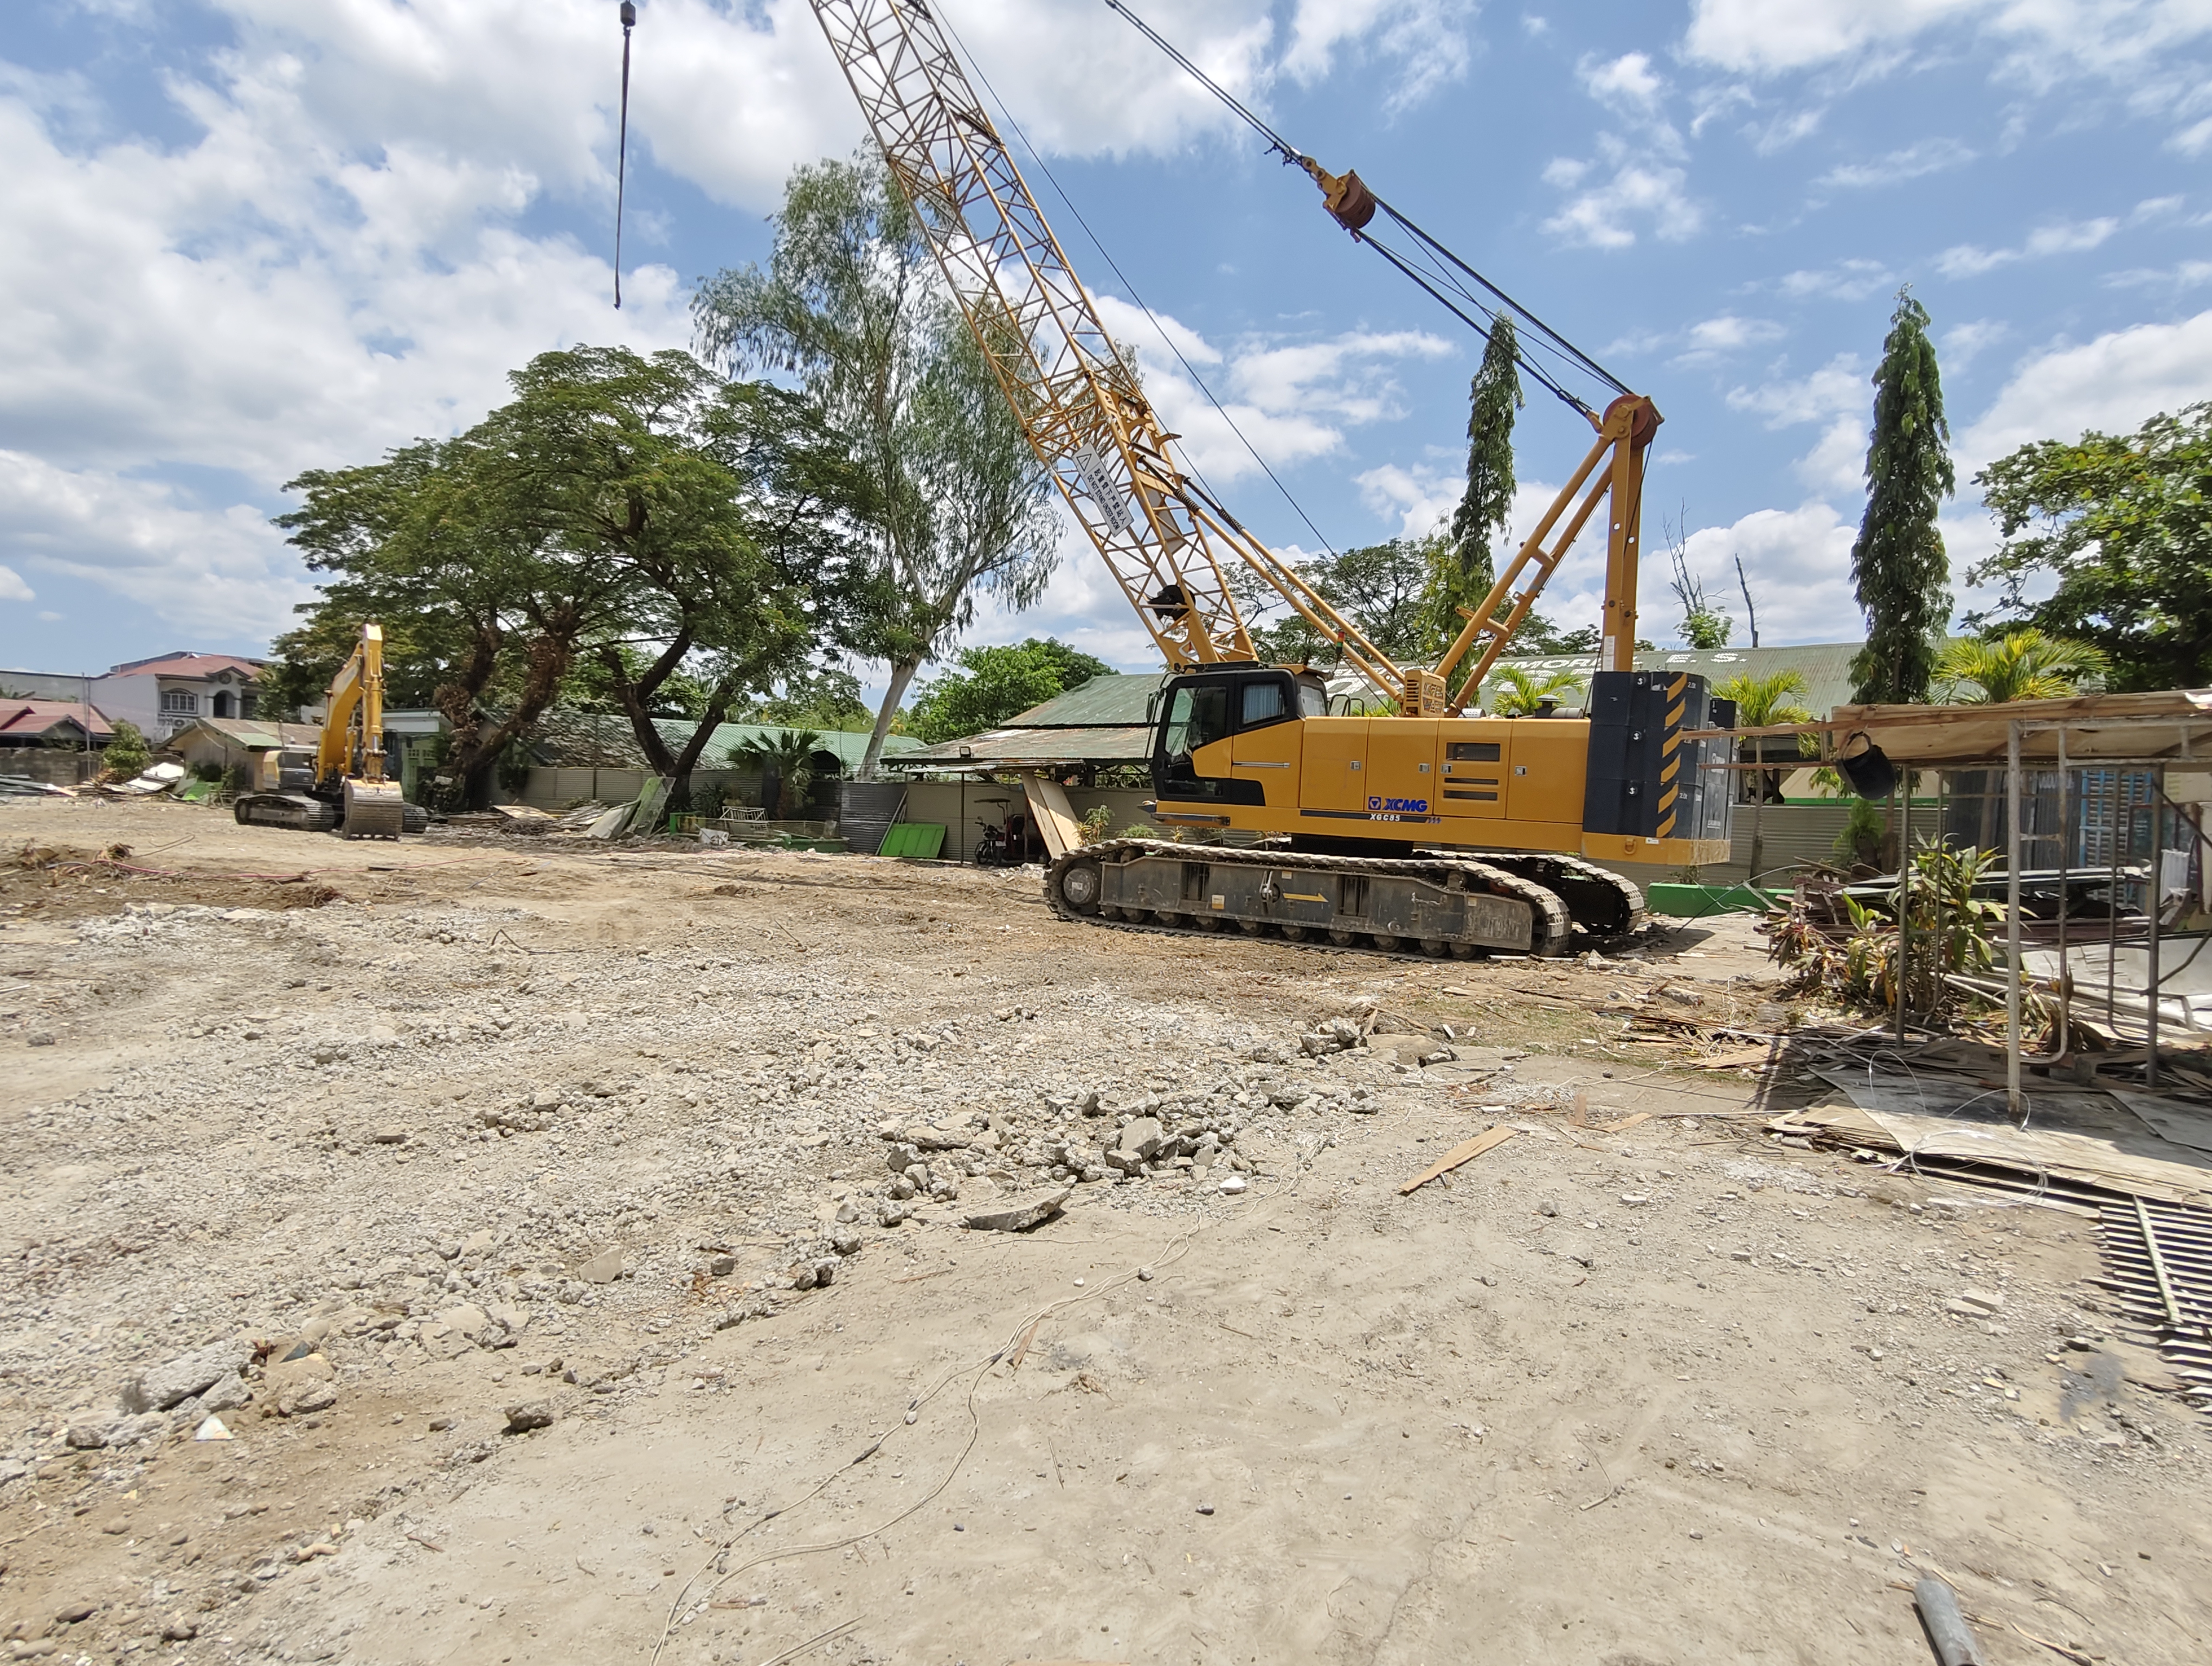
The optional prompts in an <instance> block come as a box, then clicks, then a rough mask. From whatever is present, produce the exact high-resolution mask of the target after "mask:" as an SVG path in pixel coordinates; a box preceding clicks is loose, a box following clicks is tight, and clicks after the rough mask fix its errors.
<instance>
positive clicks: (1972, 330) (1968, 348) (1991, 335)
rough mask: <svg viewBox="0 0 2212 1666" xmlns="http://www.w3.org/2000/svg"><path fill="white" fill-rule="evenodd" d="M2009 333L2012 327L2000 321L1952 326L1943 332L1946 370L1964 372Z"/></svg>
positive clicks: (1973, 320)
mask: <svg viewBox="0 0 2212 1666" xmlns="http://www.w3.org/2000/svg"><path fill="white" fill-rule="evenodd" d="M2011 333H2012V326H2011V325H2008V324H2006V323H2005V322H2004V321H2003V320H2002V319H1988V318H1980V319H1972V321H1970V322H1968V323H1966V324H1954V325H1952V326H1951V327H1950V328H1949V329H1948V330H1946V331H1944V332H1943V335H1942V348H1943V353H1942V363H1943V364H1944V366H1945V367H1946V368H1950V369H1954V370H1964V369H1965V368H1966V367H1967V366H1968V365H1970V364H1972V362H1974V361H1975V359H1976V358H1978V357H1979V356H1980V355H1981V354H1982V352H1983V351H1984V350H1985V349H1987V348H1990V347H1993V346H1995V345H1996V344H1997V343H1998V342H2001V341H2002V340H2003V339H2004V338H2005V337H2007V336H2008V335H2010V334H2011Z"/></svg>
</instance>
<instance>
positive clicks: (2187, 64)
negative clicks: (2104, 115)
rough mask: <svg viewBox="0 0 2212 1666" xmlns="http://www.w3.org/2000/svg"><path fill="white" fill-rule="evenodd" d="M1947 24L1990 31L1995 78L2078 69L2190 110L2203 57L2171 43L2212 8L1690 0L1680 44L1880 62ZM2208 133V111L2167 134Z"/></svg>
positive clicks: (1702, 57) (2125, 92) (1717, 61)
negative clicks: (2195, 59)
mask: <svg viewBox="0 0 2212 1666" xmlns="http://www.w3.org/2000/svg"><path fill="white" fill-rule="evenodd" d="M1946 27H1952V28H1954V29H1955V30H1957V31H1959V32H1960V33H1970V34H1972V35H1973V36H1977V37H1985V38H1986V39H1987V40H1990V41H1991V42H1992V43H1994V44H1995V46H1996V48H1997V51H1996V53H1995V54H1994V55H1993V61H1994V69H1993V76H1994V78H1996V79H1998V80H2002V81H2004V82H2009V83H2011V84H2014V85H2016V86H2021V87H2024V88H2027V89H2028V90H2029V91H2030V92H2033V93H2042V92H2048V91H2050V90H2051V89H2053V88H2057V87H2059V86H2061V85H2063V84H2064V83H2066V82H2069V81H2075V80H2078V79H2081V78H2084V77H2087V78H2092V79H2095V80H2100V81H2102V82H2106V84H2108V85H2110V86H2112V88H2116V89H2117V90H2118V92H2119V93H2120V94H2122V96H2123V97H2124V99H2125V100H2126V102H2127V104H2128V105H2129V106H2130V107H2132V108H2134V109H2135V110H2136V111H2138V112H2143V113H2146V114H2150V115H2160V114H2164V115H2168V116H2191V115H2194V114H2196V113H2197V103H2198V100H2199V99H2200V97H2201V93H2202V85H2203V68H2202V66H2201V65H2200V64H2193V63H2191V61H2189V58H2188V56H2187V54H2186V53H2185V52H2182V51H2181V50H2180V49H2181V48H2183V47H2185V46H2190V45H2192V44H2194V43H2196V42H2197V41H2200V40H2203V38H2204V37H2205V36H2206V35H2208V34H2212V9H2208V8H2207V7H2206V6H2205V5H2204V3H2203V0H1693V4H1692V15H1691V20H1690V27H1689V31H1688V33H1687V35H1686V40H1685V42H1684V47H1685V50H1686V53H1687V55H1688V56H1689V57H1690V58H1692V60H1694V61H1699V62H1703V63H1705V64H1712V65H1715V66H1717V67H1718V68H1721V69H1723V70H1734V71H1735V72H1738V73H1740V74H1747V75H1753V76H1762V75H1777V74H1782V73H1785V72H1789V71H1795V70H1816V69H1820V68H1822V67H1824V66H1827V65H1832V64H1837V65H1844V66H1856V67H1860V68H1865V67H1880V66H1882V65H1884V64H1894V63H1896V62H1898V61H1899V60H1900V59H1901V58H1906V57H1909V56H1910V54H1911V52H1913V51H1914V50H1915V49H1916V48H1917V47H1918V46H1920V45H1921V43H1922V42H1923V38H1924V37H1927V36H1929V35H1931V34H1934V33H1937V32H1939V31H1941V30H1942V29H1944V28H1946ZM1931 50H1932V49H1931ZM2208 142H2212V122H2198V123H2197V124H2196V125H2193V126H2191V127H2189V128H2187V129H2185V130H2182V131H2180V132H2178V133H2177V134H2176V135H2175V136H2174V137H2173V138H2172V140H2170V141H2169V143H2172V144H2174V145H2175V146H2176V148H2178V149H2183V150H2185V151H2187V150H2190V149H2191V147H2192V146H2196V147H2201V146H2202V145H2203V144H2204V143H2208Z"/></svg>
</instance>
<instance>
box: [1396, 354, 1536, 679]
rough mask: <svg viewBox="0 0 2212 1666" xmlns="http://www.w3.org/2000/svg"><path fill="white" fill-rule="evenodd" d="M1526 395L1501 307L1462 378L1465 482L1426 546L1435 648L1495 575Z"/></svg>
mask: <svg viewBox="0 0 2212 1666" xmlns="http://www.w3.org/2000/svg"><path fill="white" fill-rule="evenodd" d="M1527 403H1528V400H1527V399H1526V398H1525V397H1523V395H1522V392H1521V365H1520V356H1519V348H1518V344H1517V342H1516V338H1515V335H1514V329H1513V320H1512V319H1511V318H1510V316H1508V315H1506V314H1504V313H1499V314H1498V318H1497V319H1496V321H1495V322H1494V323H1493V324H1492V325H1491V329H1490V340H1489V343H1488V344H1486V346H1485V347H1484V349H1483V351H1482V363H1481V366H1480V368H1478V369H1477V370H1476V371H1475V373H1474V380H1473V381H1472V382H1471V383H1469V384H1468V410H1467V489H1466V491H1465V492H1464V493H1462V495H1461V497H1460V501H1459V506H1458V507H1457V508H1455V509H1454V510H1453V511H1452V518H1451V525H1450V527H1449V532H1448V533H1447V535H1446V536H1445V537H1443V538H1438V539H1437V540H1435V541H1434V542H1433V543H1431V544H1429V546H1428V548H1427V551H1426V553H1427V555H1428V557H1429V570H1428V573H1427V575H1426V578H1427V582H1426V584H1425V587H1424V591H1423V594H1422V605H1423V609H1424V611H1425V615H1426V617H1425V621H1424V623H1425V625H1426V628H1427V641H1426V643H1425V647H1428V648H1433V649H1435V650H1436V651H1437V652H1441V651H1442V650H1443V648H1444V647H1445V646H1446V645H1447V644H1449V642H1450V641H1452V640H1453V639H1454V638H1455V637H1456V636H1457V635H1459V633H1460V629H1461V627H1462V624H1463V623H1465V621H1464V620H1462V618H1461V617H1460V609H1462V608H1463V607H1464V608H1468V609H1474V608H1476V607H1480V605H1482V602H1483V599H1484V598H1486V596H1488V595H1489V594H1490V592H1491V588H1492V586H1494V585H1495V584H1496V583H1497V582H1498V558H1497V550H1498V539H1499V538H1502V537H1503V536H1504V532H1505V526H1506V522H1507V520H1509V519H1510V517H1511V515H1512V513H1513V421H1514V413H1515V412H1516V411H1518V410H1520V409H1521V408H1522V406H1523V405H1525V404H1527Z"/></svg>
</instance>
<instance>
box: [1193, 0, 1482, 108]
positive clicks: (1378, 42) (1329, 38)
mask: <svg viewBox="0 0 2212 1666" xmlns="http://www.w3.org/2000/svg"><path fill="white" fill-rule="evenodd" d="M1262 15H1264V13H1263V14H1262ZM1473 17H1474V4H1473V3H1472V0H1298V5H1297V12H1296V13H1295V14H1294V15H1293V16H1292V18H1291V29H1290V45H1289V47H1288V49H1287V50H1286V51H1285V52H1284V54H1283V69H1284V70H1285V73H1287V74H1288V75H1290V76H1292V77H1294V78H1295V79H1297V81H1299V82H1309V83H1310V82H1314V81H1316V80H1319V79H1320V78H1321V77H1322V76H1325V75H1327V74H1328V72H1329V71H1330V70H1332V69H1334V66H1335V63H1336V60H1337V58H1338V57H1339V56H1340V54H1341V53H1342V52H1343V51H1344V49H1345V48H1346V46H1354V47H1356V48H1358V50H1359V51H1360V52H1362V53H1363V55H1366V56H1373V57H1379V58H1386V59H1389V60H1391V61H1393V62H1395V64H1397V65H1398V67H1399V70H1400V74H1401V80H1400V82H1399V83H1398V86H1397V88H1395V91H1394V92H1393V93H1392V94H1391V95H1390V98H1389V107H1390V108H1392V109H1394V110H1396V109H1403V108H1404V107H1406V106H1408V105H1411V104H1414V103H1418V102H1419V100H1422V99H1424V98H1426V97H1427V96H1428V95H1429V94H1431V93H1433V92H1434V91H1436V89H1437V88H1439V87H1441V86H1443V85H1444V84H1445V83H1446V82H1452V81H1456V80H1458V79H1459V78H1460V77H1461V76H1463V75H1464V74H1466V73H1467V64H1468V50H1469V49H1468V40H1467V33H1466V30H1467V25H1468V22H1469V21H1470V20H1471V19H1472V18H1473ZM1187 28H1188V24H1187V23H1186V21H1185V20H1184V15H1183V14H1182V9H1181V8H1180V7H1178V9H1177V13H1176V29H1177V30H1178V31H1183V30H1186V29H1187ZM1178 44H1181V43H1180V42H1178ZM1184 50H1185V51H1188V47H1187V46H1186V47H1185V48H1184Z"/></svg>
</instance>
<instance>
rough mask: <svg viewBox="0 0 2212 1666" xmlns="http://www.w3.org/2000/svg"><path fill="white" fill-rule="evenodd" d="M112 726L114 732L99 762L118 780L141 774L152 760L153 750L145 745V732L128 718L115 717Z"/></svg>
mask: <svg viewBox="0 0 2212 1666" xmlns="http://www.w3.org/2000/svg"><path fill="white" fill-rule="evenodd" d="M114 727H115V733H113V734H112V736H110V737H109V739H108V742H107V748H106V751H103V752H102V753H101V754H100V762H101V763H103V764H105V765H106V769H107V772H108V773H109V774H110V775H113V776H115V777H117V778H118V780H128V779H130V778H131V776H133V775H143V774H144V773H145V770H146V766H147V765H148V764H149V763H152V762H153V761H154V754H153V751H152V750H151V749H150V748H149V747H148V745H146V735H145V732H144V731H143V730H142V729H140V728H139V727H138V726H137V724H136V723H133V722H131V720H130V719H128V718H118V719H117V720H116V722H115V726H114Z"/></svg>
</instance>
